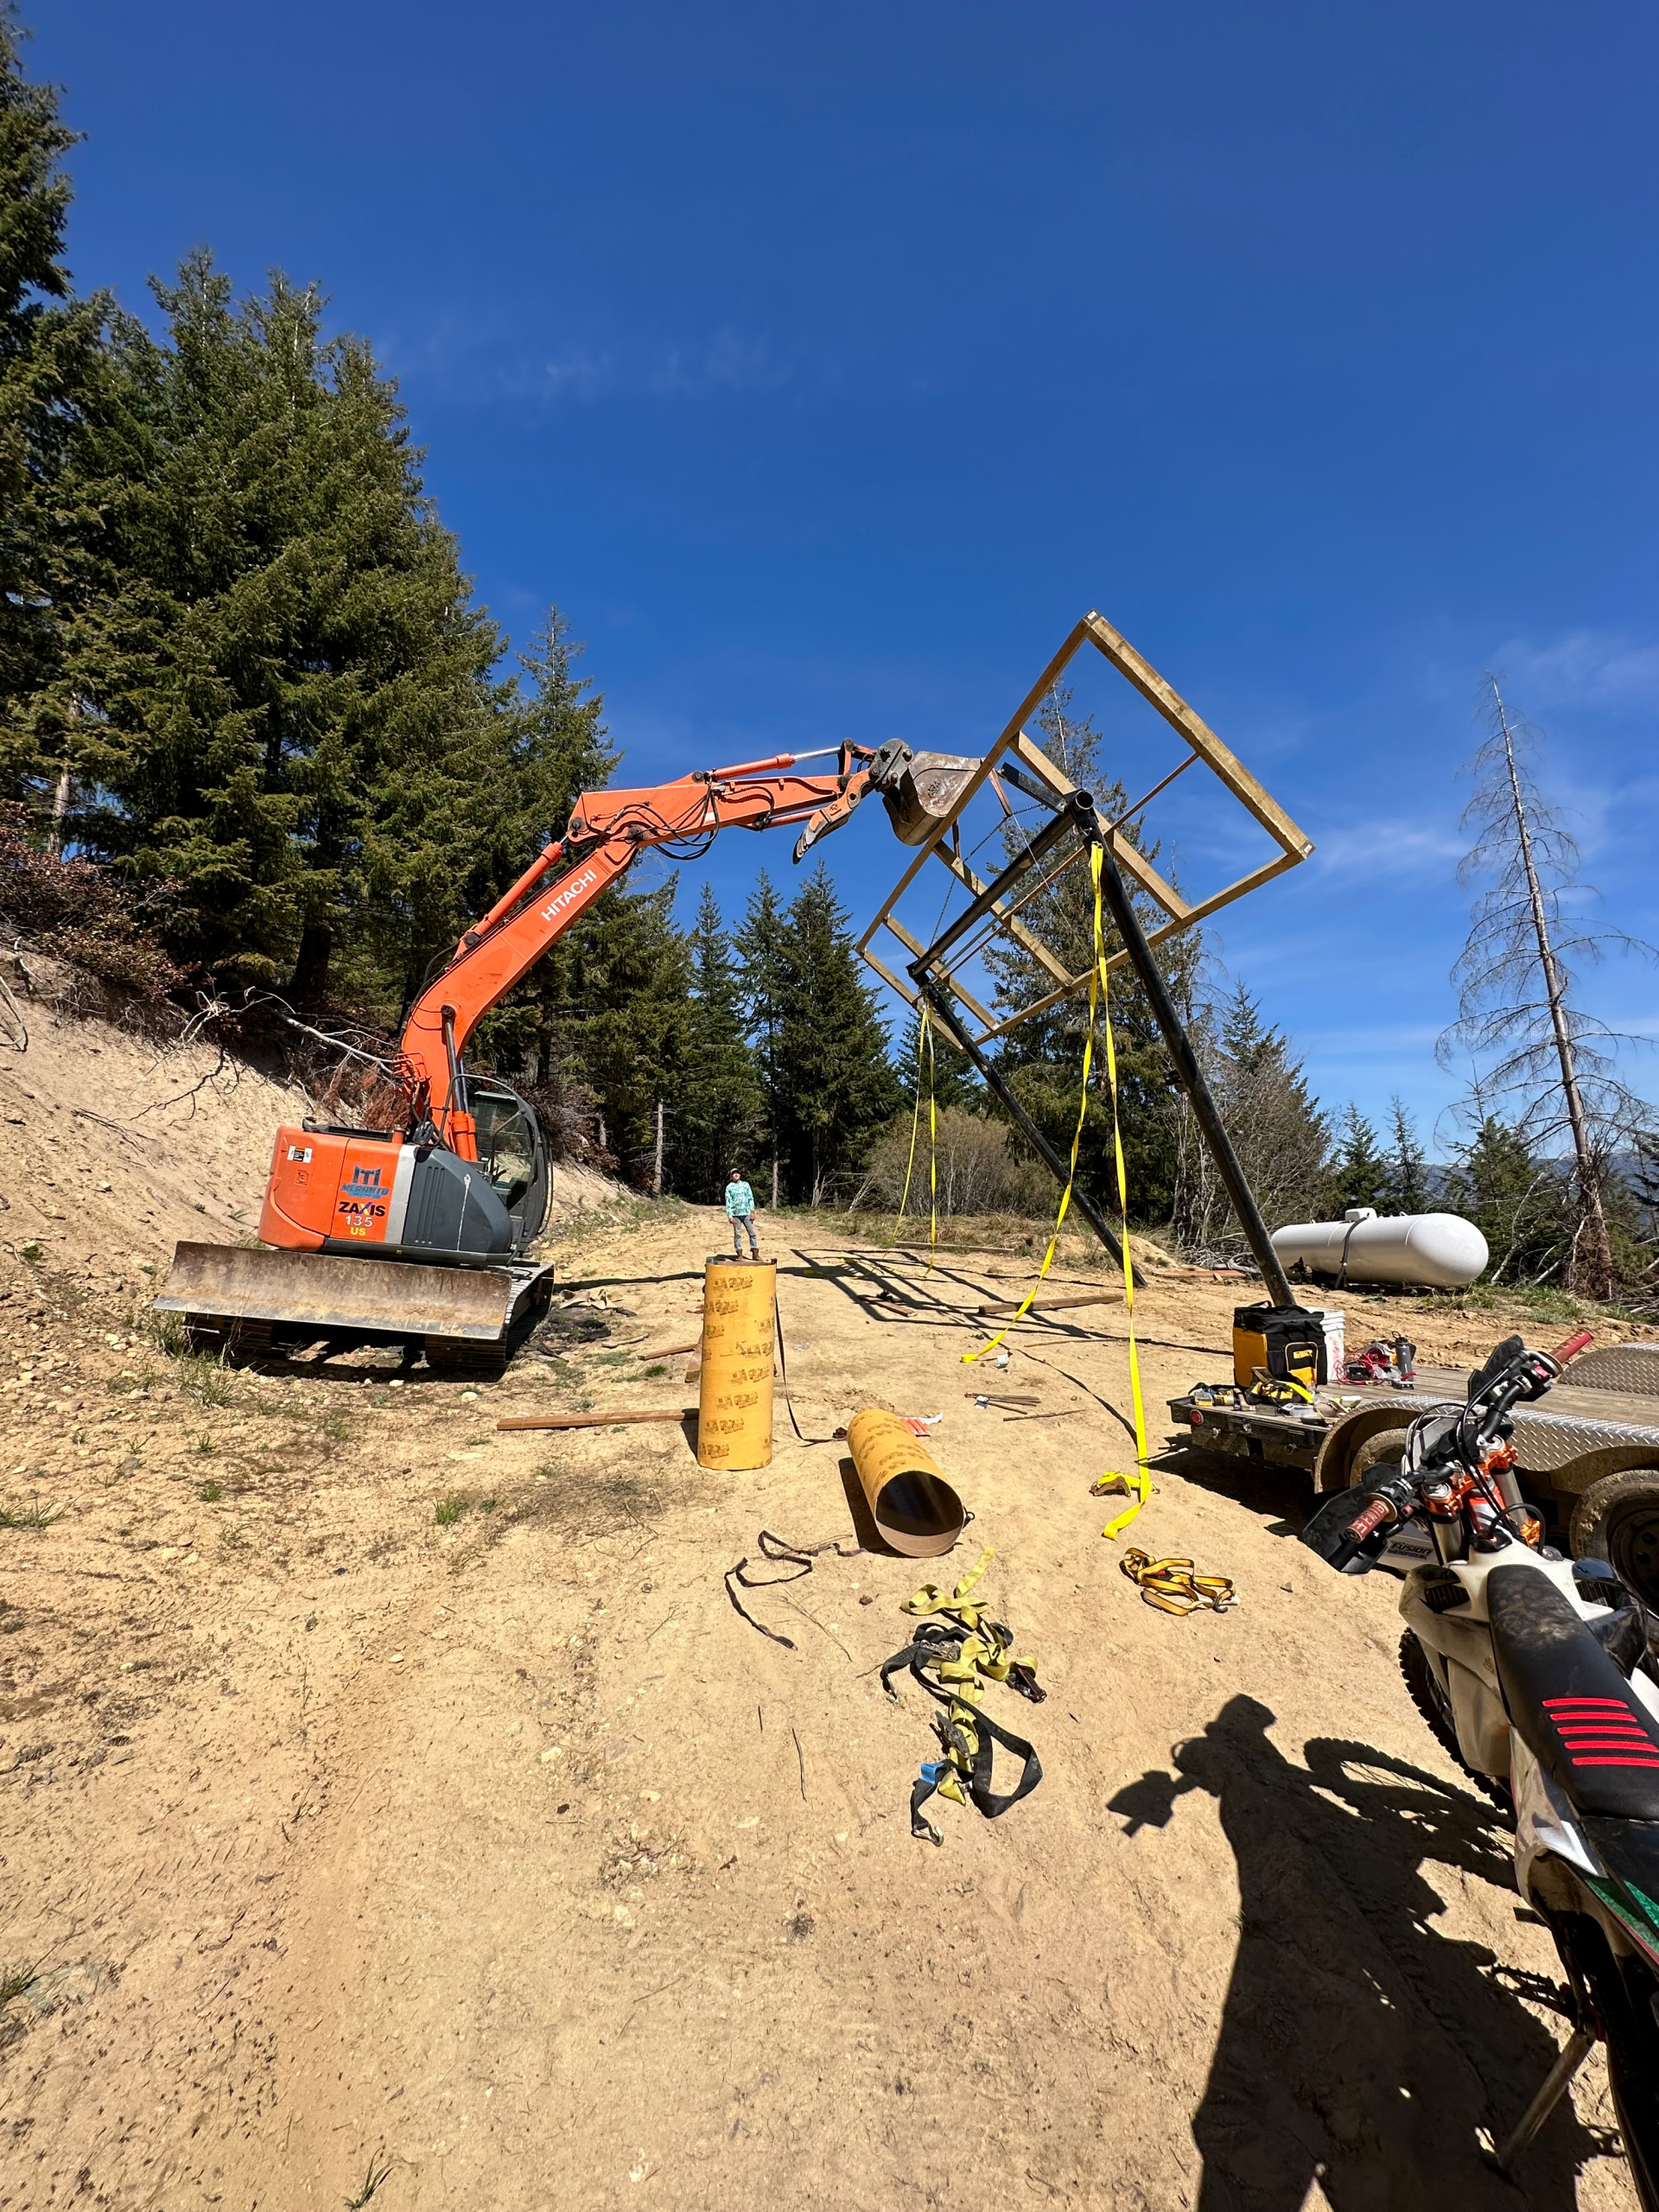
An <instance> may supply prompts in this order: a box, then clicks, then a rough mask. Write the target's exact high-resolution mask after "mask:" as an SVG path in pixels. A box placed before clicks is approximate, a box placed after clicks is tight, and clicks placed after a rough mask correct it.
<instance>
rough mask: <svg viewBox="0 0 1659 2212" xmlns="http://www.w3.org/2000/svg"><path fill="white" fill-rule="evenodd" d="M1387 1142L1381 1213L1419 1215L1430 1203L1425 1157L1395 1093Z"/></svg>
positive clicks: (1390, 1102)
mask: <svg viewBox="0 0 1659 2212" xmlns="http://www.w3.org/2000/svg"><path fill="white" fill-rule="evenodd" d="M1389 1135H1390V1141H1389V1150H1388V1154H1387V1160H1388V1174H1387V1177H1386V1179H1385V1182H1384V1185H1383V1193H1384V1203H1383V1208H1382V1211H1384V1212H1385V1213H1395V1214H1400V1213H1423V1212H1425V1211H1427V1208H1428V1206H1429V1205H1430V1204H1431V1203H1432V1198H1431V1194H1430V1192H1429V1187H1428V1157H1427V1154H1426V1153H1425V1152H1424V1150H1423V1147H1422V1146H1421V1144H1420V1143H1419V1141H1418V1138H1417V1127H1416V1124H1415V1122H1414V1121H1413V1120H1412V1118H1411V1116H1410V1115H1409V1114H1408V1112H1407V1111H1406V1102H1405V1100H1404V1099H1403V1098H1402V1097H1401V1096H1400V1095H1399V1093H1398V1092H1397V1091H1396V1092H1395V1096H1394V1097H1393V1098H1392V1099H1391V1100H1390V1101H1389Z"/></svg>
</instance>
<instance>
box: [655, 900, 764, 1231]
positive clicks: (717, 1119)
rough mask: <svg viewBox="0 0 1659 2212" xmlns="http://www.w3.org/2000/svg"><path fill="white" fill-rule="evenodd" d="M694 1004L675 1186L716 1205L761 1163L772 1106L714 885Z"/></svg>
mask: <svg viewBox="0 0 1659 2212" xmlns="http://www.w3.org/2000/svg"><path fill="white" fill-rule="evenodd" d="M690 952H691V1001H690V1011H689V1015H688V1020H687V1061H686V1071H685V1081H684V1084H683V1089H682V1090H681V1093H680V1096H679V1100H678V1116H679V1122H678V1126H679V1154H678V1159H677V1163H676V1169H675V1187H676V1188H677V1190H679V1191H682V1192H683V1193H684V1194H685V1196H686V1197H687V1198H695V1199H696V1200H698V1201H700V1202H701V1203H702V1204H704V1205H709V1204H711V1203H712V1202H713V1201H714V1199H715V1198H716V1197H717V1196H718V1195H719V1192H721V1189H722V1188H723V1187H724V1185H725V1181H726V1172H727V1170H728V1168H730V1167H732V1166H741V1167H742V1168H744V1170H745V1171H746V1172H747V1171H748V1170H749V1169H751V1168H752V1167H753V1165H754V1160H755V1158H756V1155H755V1153H754V1145H755V1141H756V1139H757V1137H758V1135H759V1133H760V1128H761V1125H762V1122H763V1121H764V1118H765V1101H764V1098H763V1096H762V1093H761V1089H760V1077H759V1076H758V1074H757V1073H756V1070H755V1065H754V1061H753V1058H752V1057H751V1055H750V1052H749V1048H748V1046H747V1042H746V1040H745V1038H744V1033H743V1002H742V992H741V985H740V982H739V978H738V973H737V966H736V963H735V962H734V959H733V957H732V946H731V940H730V938H728V936H727V934H726V931H725V927H724V925H723V924H722V923H721V914H720V906H719V902H718V901H717V900H716V899H715V894H714V890H713V888H712V887H711V886H710V885H709V884H704V886H703V887H702V901H701V903H700V904H699V906H698V908H697V920H696V928H695V929H694V930H693V931H692V932H691V945H690Z"/></svg>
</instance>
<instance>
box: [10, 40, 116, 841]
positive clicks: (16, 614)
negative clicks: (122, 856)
mask: <svg viewBox="0 0 1659 2212" xmlns="http://www.w3.org/2000/svg"><path fill="white" fill-rule="evenodd" d="M22 35H23V34H22V31H21V30H20V28H19V25H18V21H17V17H16V13H15V11H14V10H12V9H11V8H10V5H5V4H0V210H3V214H0V791H3V792H4V793H5V794H6V795H8V796H10V797H12V798H29V799H31V800H33V801H34V802H35V804H37V805H41V807H42V808H43V810H45V811H46V812H47V813H48V817H50V818H52V820H53V822H54V829H53V832H52V840H53V848H54V850H55V849H57V848H58V846H59V845H60V842H61V838H62V832H61V829H60V828H59V827H58V826H57V825H58V823H60V821H61V817H62V816H63V813H64V811H65V809H66V807H67V801H68V787H67V782H66V781H65V778H66V775H67V772H68V771H69V770H70V769H71V767H72V766H73V759H74V747H73V737H74V729H75V725H76V723H77V721H79V711H80V710H79V702H77V700H76V698H75V696H74V693H73V687H71V686H69V685H67V684H66V683H64V682H63V680H62V678H63V675H64V652H63V644H64V631H65V629H66V627H67V626H68V625H69V624H70V623H71V622H72V621H73V619H74V617H75V615H76V613H77V612H78V611H79V608H80V607H81V606H82V604H83V601H84V578H83V576H82V575H81V573H80V570H79V566H78V564H77V562H76V560H75V557H74V549H73V534H72V531H71V529H70V528H69V525H70V524H73V523H74V522H77V521H84V519H85V518H84V517H82V516H80V515H79V513H78V512H77V499H76V495H75V492H74V489H73V485H72V483H71V481H70V471H69V469H68V466H67V457H68V452H69V448H70V445H71V442H72V441H73V436H74V433H75V429H76V426H77V423H79V418H80V412H81V409H82V407H83V405H84V404H85V402H86V397H87V394H88V392H89V391H90V390H91V389H92V387H93V386H94V385H96V383H97V381H98V378H99V372H100V359H101V357H100V347H101V341H102V330H103V324H104V320H105V315H106V313H107V311H108V305H109V303H108V302H107V301H106V300H105V298H104V297H103V296H101V295H100V296H98V297H96V298H94V299H92V300H89V301H83V302H75V301H73V300H72V299H71V297H70V280H69V272H68V270H67V268H66V267H65V265H64V260H63V251H64V239H63V233H64V224H65V220H66V218H67V213H68V208H69V200H70V188H69V183H68V180H67V177H65V176H64V175H63V174H62V173H61V170H60V166H59V165H60V162H61V160H62V157H63V156H64V155H65V154H66V153H67V151H68V149H69V148H70V147H71V146H73V144H74V143H76V133H75V132H74V131H73V130H70V129H68V127H67V125H66V124H64V123H63V121H62V120H61V118H60V115H59V112H58V104H57V97H56V94H55V93H54V91H53V89H52V88H51V87H50V86H46V85H35V84H31V83H29V81H28V79H26V78H25V77H24V75H23V73H22V60H21V56H20V53H19V47H20V43H21V40H22Z"/></svg>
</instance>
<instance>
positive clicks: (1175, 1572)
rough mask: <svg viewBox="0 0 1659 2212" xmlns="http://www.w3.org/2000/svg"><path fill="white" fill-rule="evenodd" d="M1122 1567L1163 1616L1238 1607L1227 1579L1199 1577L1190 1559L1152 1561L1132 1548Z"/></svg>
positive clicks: (1214, 1575)
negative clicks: (1202, 1609)
mask: <svg viewBox="0 0 1659 2212" xmlns="http://www.w3.org/2000/svg"><path fill="white" fill-rule="evenodd" d="M1118 1565H1119V1566H1120V1567H1122V1570H1123V1572H1124V1573H1125V1574H1127V1575H1128V1578H1129V1580H1130V1581H1131V1582H1134V1583H1136V1584H1138V1585H1139V1586H1140V1591H1141V1597H1142V1598H1143V1599H1145V1600H1146V1602H1147V1605H1156V1606H1157V1608H1158V1610H1159V1611H1160V1612H1162V1613H1176V1614H1186V1613H1196V1612H1197V1611H1199V1609H1200V1608H1201V1607H1202V1608H1205V1609H1207V1610H1208V1611H1211V1612H1212V1613H1224V1612H1225V1611H1227V1610H1228V1608H1229V1606H1230V1605H1236V1604H1237V1603H1238V1600H1237V1599H1236V1597H1235V1596H1234V1594H1233V1586H1232V1584H1231V1582H1230V1580H1228V1578H1227V1576H1226V1575H1224V1574H1195V1573H1193V1572H1192V1560H1190V1559H1150V1558H1148V1557H1147V1554H1146V1553H1145V1552H1142V1551H1136V1550H1135V1549H1134V1548H1133V1547H1131V1548H1130V1549H1129V1550H1128V1551H1126V1552H1125V1553H1124V1554H1123V1556H1122V1559H1121V1560H1119V1561H1118Z"/></svg>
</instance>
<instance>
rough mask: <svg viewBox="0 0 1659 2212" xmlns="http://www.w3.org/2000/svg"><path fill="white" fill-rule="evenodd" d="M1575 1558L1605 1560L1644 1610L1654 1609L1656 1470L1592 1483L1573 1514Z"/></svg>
mask: <svg viewBox="0 0 1659 2212" xmlns="http://www.w3.org/2000/svg"><path fill="white" fill-rule="evenodd" d="M1570 1533H1571V1541H1572V1546H1573V1558H1574V1559H1605V1560H1606V1562H1607V1564H1608V1565H1609V1567H1611V1568H1612V1570H1613V1572H1614V1573H1616V1574H1617V1575H1618V1579H1619V1580H1620V1581H1621V1582H1624V1583H1628V1585H1629V1586H1630V1588H1631V1589H1632V1590H1634V1591H1635V1592H1636V1594H1637V1597H1638V1598H1640V1599H1642V1601H1643V1604H1644V1605H1652V1606H1656V1607H1659V1467H1626V1468H1625V1469H1624V1472H1623V1473H1622V1474H1617V1475H1604V1476H1603V1477H1602V1478H1601V1480H1600V1481H1599V1483H1592V1484H1591V1485H1590V1487H1589V1489H1588V1490H1586V1491H1585V1492H1584V1493H1583V1494H1582V1496H1581V1497H1580V1499H1579V1502H1578V1503H1577V1504H1576V1505H1575V1506H1574V1507H1573V1526H1572V1529H1571V1532H1570Z"/></svg>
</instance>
